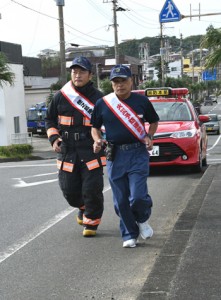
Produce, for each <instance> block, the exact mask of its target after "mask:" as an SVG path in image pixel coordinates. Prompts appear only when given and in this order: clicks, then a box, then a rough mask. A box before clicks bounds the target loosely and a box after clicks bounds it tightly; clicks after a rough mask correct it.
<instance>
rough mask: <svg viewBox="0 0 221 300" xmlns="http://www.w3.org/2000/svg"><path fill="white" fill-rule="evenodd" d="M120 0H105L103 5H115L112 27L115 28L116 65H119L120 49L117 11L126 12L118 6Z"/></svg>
mask: <svg viewBox="0 0 221 300" xmlns="http://www.w3.org/2000/svg"><path fill="white" fill-rule="evenodd" d="M117 1H118V0H103V3H110V2H112V3H113V24H111V26H113V27H114V52H115V63H116V64H119V62H120V61H119V47H118V30H117V27H118V24H117V11H126V9H124V8H123V7H118V6H117Z"/></svg>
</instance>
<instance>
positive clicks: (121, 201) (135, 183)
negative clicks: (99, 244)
mask: <svg viewBox="0 0 221 300" xmlns="http://www.w3.org/2000/svg"><path fill="white" fill-rule="evenodd" d="M107 171H108V177H109V182H110V185H111V188H112V192H113V201H114V208H115V212H116V214H117V215H118V216H119V218H120V231H121V236H122V238H123V240H124V241H126V240H129V239H136V238H137V237H138V235H139V228H138V225H137V222H139V223H143V222H145V221H146V220H148V219H149V217H150V215H151V207H152V199H151V197H150V195H149V194H148V187H147V178H148V175H149V153H148V152H147V150H146V147H145V145H143V144H141V145H140V146H139V147H138V148H135V149H128V150H127V149H121V147H120V146H116V150H115V158H114V161H113V162H111V161H107Z"/></svg>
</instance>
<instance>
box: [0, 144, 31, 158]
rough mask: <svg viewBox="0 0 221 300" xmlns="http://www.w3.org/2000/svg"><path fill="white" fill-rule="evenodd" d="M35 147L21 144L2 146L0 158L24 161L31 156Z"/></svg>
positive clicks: (0, 147)
mask: <svg viewBox="0 0 221 300" xmlns="http://www.w3.org/2000/svg"><path fill="white" fill-rule="evenodd" d="M32 151H33V146H32V145H29V144H19V145H10V146H0V157H2V158H7V157H9V158H20V159H23V158H25V157H28V156H30V155H31V153H32Z"/></svg>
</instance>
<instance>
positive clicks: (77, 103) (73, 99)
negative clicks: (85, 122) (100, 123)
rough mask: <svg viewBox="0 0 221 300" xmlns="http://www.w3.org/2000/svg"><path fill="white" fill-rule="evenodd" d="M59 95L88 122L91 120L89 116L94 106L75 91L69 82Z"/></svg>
mask: <svg viewBox="0 0 221 300" xmlns="http://www.w3.org/2000/svg"><path fill="white" fill-rule="evenodd" d="M61 93H62V95H63V96H64V97H65V98H66V99H67V100H68V102H69V103H70V104H71V105H72V106H73V107H74V108H76V109H77V110H78V111H79V112H80V113H81V114H82V115H84V116H85V117H87V118H88V119H89V120H90V119H91V115H92V112H93V110H94V104H93V103H91V102H90V100H89V99H87V98H86V97H84V96H83V95H81V94H80V93H79V92H77V91H76V90H75V88H74V87H73V85H72V82H71V80H70V81H69V82H67V83H66V84H65V85H64V86H63V87H62V89H61Z"/></svg>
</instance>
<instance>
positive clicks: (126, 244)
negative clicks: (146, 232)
mask: <svg viewBox="0 0 221 300" xmlns="http://www.w3.org/2000/svg"><path fill="white" fill-rule="evenodd" d="M136 245H137V240H136V239H131V240H127V241H124V242H123V248H134V247H136Z"/></svg>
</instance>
